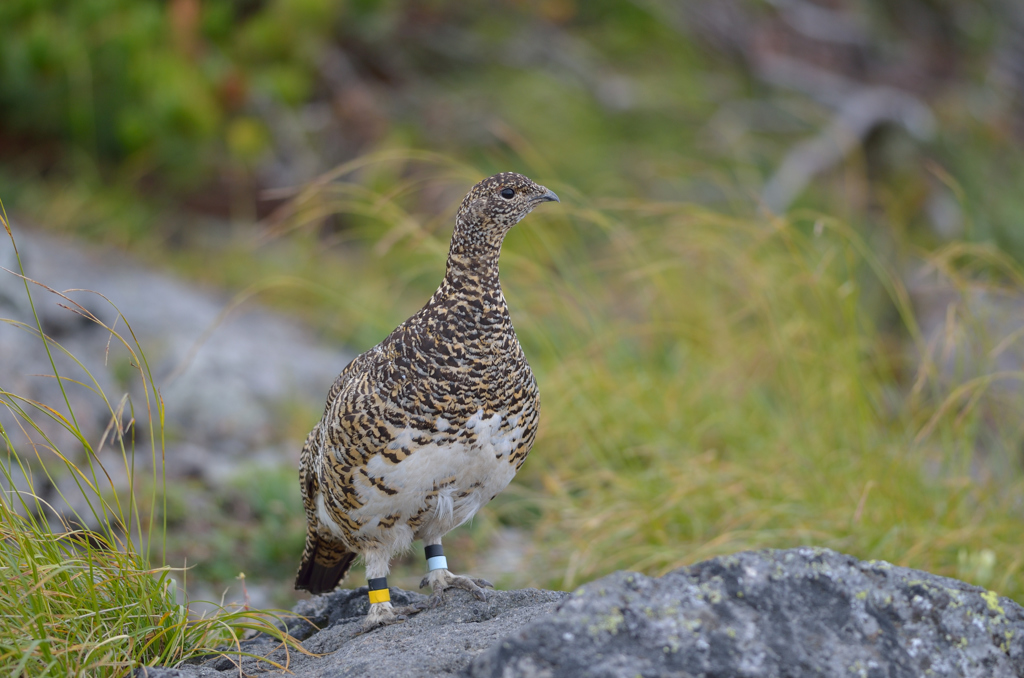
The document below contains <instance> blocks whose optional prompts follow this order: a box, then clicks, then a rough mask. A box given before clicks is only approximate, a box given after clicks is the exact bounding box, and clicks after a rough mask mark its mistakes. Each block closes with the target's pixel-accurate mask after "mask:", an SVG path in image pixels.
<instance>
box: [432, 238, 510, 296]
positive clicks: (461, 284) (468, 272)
mask: <svg viewBox="0 0 1024 678" xmlns="http://www.w3.org/2000/svg"><path fill="white" fill-rule="evenodd" d="M500 255H501V240H500V239H497V238H495V237H493V236H492V237H488V234H487V233H486V231H485V230H484V229H480V228H472V229H464V228H459V227H458V226H456V229H455V233H454V235H452V244H451V248H450V249H449V250H448V262H447V264H446V266H445V274H444V282H443V283H442V285H441V287H442V288H445V287H448V288H450V289H451V290H452V291H455V292H463V293H467V292H484V291H494V290H496V291H498V292H500V291H501V282H500V281H499V279H498V257H499V256H500ZM438 292H441V289H439V290H438Z"/></svg>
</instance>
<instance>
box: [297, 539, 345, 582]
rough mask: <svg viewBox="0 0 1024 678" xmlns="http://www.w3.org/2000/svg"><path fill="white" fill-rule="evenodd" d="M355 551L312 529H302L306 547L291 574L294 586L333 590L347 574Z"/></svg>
mask: <svg viewBox="0 0 1024 678" xmlns="http://www.w3.org/2000/svg"><path fill="white" fill-rule="evenodd" d="M355 559H356V554H354V553H352V552H351V551H349V550H348V549H347V548H345V545H344V544H342V543H341V542H339V541H334V540H327V539H324V538H323V537H322V536H320V535H318V534H317V533H316V531H315V530H312V529H311V530H309V531H308V532H306V548H305V550H304V551H303V552H302V562H301V563H300V564H299V572H298V574H297V575H296V576H295V588H297V589H302V590H305V591H309V592H310V593H328V592H330V591H333V590H334V589H335V587H337V586H338V584H340V583H341V580H342V579H344V578H345V575H346V574H348V569H349V568H350V567H352V561H353V560H355Z"/></svg>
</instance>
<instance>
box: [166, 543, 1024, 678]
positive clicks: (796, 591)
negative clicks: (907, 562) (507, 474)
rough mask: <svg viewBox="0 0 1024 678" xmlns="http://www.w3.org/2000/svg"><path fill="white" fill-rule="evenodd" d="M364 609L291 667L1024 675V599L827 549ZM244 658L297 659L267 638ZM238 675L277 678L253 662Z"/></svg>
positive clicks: (351, 611)
mask: <svg viewBox="0 0 1024 678" xmlns="http://www.w3.org/2000/svg"><path fill="white" fill-rule="evenodd" d="M392 596H393V599H394V600H395V601H396V602H397V603H398V604H406V603H408V602H411V601H414V600H422V596H420V595H419V594H416V593H410V592H407V591H400V590H398V589H392ZM366 608H367V603H366V589H365V588H361V589H357V590H355V591H347V590H343V591H337V592H334V593H332V594H330V595H326V596H318V597H315V598H312V599H310V600H307V601H303V602H301V603H299V605H298V606H297V607H296V608H295V612H296V613H297V614H300V615H303V616H304V617H306V618H307V619H308V620H309V621H308V622H307V621H303V620H298V619H295V620H291V623H290V630H291V632H292V633H293V634H294V635H295V636H296V637H298V638H299V639H301V640H303V646H304V647H305V649H306V650H308V651H309V652H313V653H317V654H319V655H322V656H309V655H304V654H301V653H297V652H295V651H292V652H291V653H290V657H289V658H288V660H287V661H288V667H289V669H290V670H291V671H293V672H294V674H295V675H296V676H299V677H300V678H307V677H326V676H370V677H373V676H411V677H414V678H415V677H419V676H424V677H425V676H455V675H458V676H463V677H472V678H482V677H487V678H491V677H501V678H513V677H516V676H523V677H527V676H530V677H535V676H536V677H540V676H550V677H552V678H554V677H557V676H605V677H608V678H611V677H618V676H622V677H623V678H633V677H634V676H644V677H646V678H653V677H655V676H666V677H668V676H673V677H679V678H683V677H693V678H696V677H698V676H703V677H705V678H712V677H720V678H727V677H729V678H731V677H732V676H744V677H747V678H758V677H761V676H764V677H766V678H767V677H769V676H776V677H778V678H800V677H802V676H847V675H849V676H865V677H870V678H874V677H879V678H881V677H883V676H884V677H886V678H902V677H904V676H906V677H907V678H910V677H912V676H913V677H917V676H939V677H942V676H949V677H952V676H957V677H974V676H977V677H979V678H981V677H985V678H1004V677H1005V678H1011V677H1015V678H1021V677H1022V676H1024V608H1021V606H1020V605H1018V604H1016V603H1015V602H1013V601H1011V600H1009V599H1007V598H1000V597H998V596H997V595H996V594H995V593H992V592H989V591H986V590H985V589H982V588H979V587H976V586H971V585H969V584H965V583H964V582H961V581H957V580H955V579H947V578H945V577H939V576H936V575H932V574H928V573H927V572H920V571H918V570H910V569H906V568H902V567H896V566H894V565H890V564H889V563H885V562H880V561H872V562H862V561H859V560H857V559H856V558H853V557H852V556H847V555H843V554H839V553H836V552H834V551H829V550H827V549H816V548H798V549H790V550H786V551H759V552H744V553H738V554H736V555H733V556H725V557H721V558H715V559H712V560H708V561H705V562H703V563H699V564H697V565H693V566H691V567H685V568H681V569H679V570H676V571H674V572H670V573H669V574H666V575H665V576H663V577H661V578H658V579H655V578H651V577H646V576H644V575H641V574H636V573H631V572H617V573H615V574H613V575H610V576H608V577H605V578H603V579H599V580H597V581H595V582H592V583H590V584H587V585H585V586H583V587H581V588H580V589H578V590H577V591H576V592H575V593H573V594H571V595H570V594H567V593H559V592H554V591H537V590H532V589H528V590H523V591H495V592H493V593H492V594H491V595H490V597H489V599H488V600H487V602H480V601H477V600H476V599H475V598H473V597H472V596H471V595H469V594H468V593H466V592H464V591H454V592H451V593H450V594H449V598H448V602H447V604H446V605H445V606H443V607H440V608H438V609H435V610H428V611H426V612H423V613H421V614H419V615H415V616H413V617H412V618H410V619H409V620H408V621H406V622H404V623H401V624H396V625H394V626H389V627H385V628H382V629H378V630H375V631H372V632H370V633H367V634H358V630H359V625H360V624H361V622H362V616H363V615H364V614H365V613H366ZM314 625H315V626H314ZM243 650H244V651H246V652H250V653H253V654H257V655H260V656H266V657H269V658H270V659H272V660H274V661H277V662H279V663H282V664H283V663H284V662H285V655H284V653H283V652H282V651H281V650H280V649H279V645H278V644H277V643H276V642H275V641H272V640H270V639H269V638H267V637H260V638H256V639H253V640H249V641H246V643H245V644H244V647H243ZM235 659H237V655H235ZM178 669H179V670H181V671H182V672H183V674H182V675H181V676H180V678H196V677H199V676H201V677H203V678H207V677H208V676H214V675H225V676H226V675H238V670H239V668H238V666H237V665H236V664H235V661H234V660H233V659H232V658H231V657H230V656H229V655H221V656H218V657H216V658H213V659H211V660H209V661H207V662H205V663H204V664H202V665H199V666H189V665H186V666H182V667H178ZM241 669H242V671H243V673H245V674H254V673H260V672H268V673H271V674H276V673H277V672H278V671H277V669H274V668H273V667H271V666H270V665H269V664H267V663H265V662H263V663H260V662H259V661H257V660H255V659H252V658H245V657H243V658H242V659H241ZM222 672H223V673H222ZM157 676H158V678H171V676H169V675H168V676H166V677H165V676H161V675H160V674H157ZM174 678H179V677H178V676H175V677H174Z"/></svg>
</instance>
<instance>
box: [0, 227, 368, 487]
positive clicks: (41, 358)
mask: <svg viewBox="0 0 1024 678" xmlns="http://www.w3.org/2000/svg"><path fill="white" fill-rule="evenodd" d="M0 234H2V238H0V264H2V265H4V266H5V267H6V268H8V269H11V270H17V262H16V260H15V259H14V257H13V248H12V247H11V244H10V241H9V240H7V236H6V233H2V232H0ZM15 237H16V241H17V244H18V249H19V251H20V253H21V259H22V262H23V263H24V265H25V272H26V275H27V276H28V277H30V278H32V279H33V280H37V281H39V282H41V283H43V284H45V285H46V286H48V287H49V288H51V289H52V290H55V291H62V290H63V291H64V297H66V298H64V297H62V296H61V295H58V294H56V293H55V292H52V291H48V290H47V289H46V288H43V287H39V286H36V285H32V286H31V289H32V295H33V299H34V301H35V307H36V310H37V312H38V314H39V317H40V322H41V324H42V327H43V330H44V331H45V332H46V333H47V335H49V336H51V337H52V338H53V339H54V340H55V341H58V342H60V344H61V345H62V346H64V347H65V348H67V349H68V351H69V352H71V353H72V354H73V355H74V356H75V357H76V358H77V359H78V360H80V361H81V363H82V365H84V367H85V368H87V369H88V370H89V372H90V373H91V374H92V376H93V377H95V379H96V385H97V386H98V387H99V388H101V389H102V390H103V391H104V392H105V393H106V395H107V399H108V400H109V401H110V405H109V406H108V405H107V404H105V403H104V402H103V400H102V399H101V398H99V397H98V396H97V395H96V394H95V393H93V392H92V391H90V390H89V389H87V388H85V387H84V386H81V385H78V384H75V383H72V382H66V383H65V386H66V390H67V392H68V396H69V398H70V400H71V402H72V407H73V409H74V411H75V415H76V417H77V420H78V424H79V426H80V429H81V431H82V433H83V434H84V435H85V437H86V438H87V439H88V440H90V441H91V442H92V443H93V445H94V446H96V445H98V441H99V439H100V438H101V437H102V435H103V433H104V431H105V430H106V429H107V427H108V425H109V424H110V422H111V417H112V413H111V408H113V409H115V410H116V409H117V408H118V404H119V402H120V400H121V398H122V397H124V396H125V395H126V394H127V395H129V396H130V398H131V401H132V405H133V406H134V411H135V413H136V416H138V417H142V418H144V417H145V412H146V402H145V400H146V399H145V395H144V394H143V393H142V391H141V388H140V384H139V379H138V375H137V373H135V372H134V371H133V369H132V368H131V363H130V361H131V354H130V353H129V352H128V350H127V349H126V348H125V347H123V346H122V345H121V342H120V341H119V340H118V339H116V338H112V337H111V333H110V332H108V331H107V330H105V329H104V328H103V327H102V326H100V325H98V324H96V323H95V322H92V321H90V320H88V319H87V318H85V317H83V313H82V312H75V311H76V310H77V309H75V307H74V303H77V304H80V305H81V307H82V308H84V309H87V310H88V312H90V313H93V314H95V316H97V317H98V318H99V319H100V320H102V321H103V322H104V323H106V324H107V325H109V326H113V327H114V328H115V329H116V330H117V331H118V332H120V333H122V334H123V335H124V336H125V337H126V338H127V339H128V340H129V341H131V334H129V333H127V332H126V331H125V327H126V325H125V319H127V321H128V322H129V323H131V330H132V334H134V335H135V336H136V337H137V338H138V340H139V343H140V344H141V346H142V348H143V349H144V350H145V352H146V356H147V359H148V363H149V365H150V366H151V367H152V370H153V377H154V381H155V384H156V386H157V387H158V388H159V389H160V393H161V396H162V398H163V401H164V405H165V408H166V410H165V411H166V422H167V423H166V425H167V429H168V432H169V434H170V435H169V440H171V441H172V442H170V443H169V445H168V448H167V475H168V478H170V479H175V478H181V477H197V476H198V477H201V478H202V479H203V480H206V481H208V482H211V483H214V484H216V483H217V482H219V481H222V480H223V478H222V477H221V476H223V475H225V473H223V472H222V471H223V470H224V469H237V468H238V467H239V461H245V462H246V463H248V462H249V461H250V460H253V459H258V460H260V463H263V464H267V463H271V464H272V463H274V460H276V463H278V464H287V465H292V464H293V462H294V460H293V459H292V457H293V456H297V453H298V448H299V447H300V446H301V440H281V439H280V430H281V429H282V426H281V421H280V415H279V413H280V412H281V410H282V404H284V403H287V404H289V405H290V406H295V405H305V406H308V407H309V409H310V411H311V412H312V413H315V412H317V411H318V410H319V408H321V407H322V403H323V399H324V397H325V395H326V393H327V390H328V389H329V388H330V385H331V383H332V382H333V380H334V378H335V377H336V376H337V374H338V373H339V372H340V371H341V369H342V368H343V367H344V366H345V365H346V363H347V362H348V361H349V360H350V359H351V357H352V355H351V354H349V353H346V352H343V351H338V350H335V349H332V348H329V347H327V346H325V345H323V344H322V343H320V342H317V341H316V340H315V339H314V338H313V337H311V336H310V335H309V333H308V332H306V331H304V330H303V329H302V328H301V327H300V326H299V325H298V323H296V322H295V321H293V320H289V319H288V318H286V317H284V316H281V315H279V314H276V313H272V312H269V311H266V310H262V309H260V308H259V307H258V305H257V304H254V303H252V302H249V303H246V304H243V305H242V306H240V307H239V308H232V307H231V302H230V299H227V298H223V297H219V296H218V295H216V294H211V293H209V292H206V291H204V290H201V289H198V288H197V287H195V286H193V285H190V284H188V283H186V282H184V281H181V280H178V279H176V278H174V277H173V276H170V275H166V274H163V273H160V272H157V271H153V270H152V269H148V268H145V267H144V266H142V265H140V264H139V263H136V262H132V261H130V260H127V259H126V258H125V257H124V256H123V255H122V254H119V253H116V252H114V251H111V250H104V249H100V248H95V247H90V246H88V245H85V244H83V243H76V242H69V241H67V240H63V241H62V240H59V239H57V238H54V237H50V236H45V235H41V234H39V233H35V232H28V231H26V230H24V229H16V230H15ZM85 290H89V291H85ZM101 295H102V296H101ZM104 297H105V298H104ZM69 300H70V301H69ZM108 300H109V301H108ZM72 302H74V303H72ZM115 305H116V306H115ZM119 313H120V314H121V315H122V316H123V318H119V317H118V314H119ZM0 317H3V318H9V319H12V320H14V321H20V322H23V323H27V324H28V325H29V326H30V327H29V329H28V330H27V331H26V330H25V329H23V328H20V327H18V326H16V325H13V324H10V323H3V322H0V355H2V356H3V359H2V360H0V385H3V387H4V388H5V389H7V390H9V391H11V392H14V393H17V394H19V395H22V396H27V397H30V398H33V399H35V400H38V401H40V402H43V403H46V404H47V405H49V406H51V407H54V408H55V409H57V410H58V411H60V412H64V413H66V407H65V405H64V400H63V395H62V394H61V391H60V388H59V384H57V382H56V380H54V379H53V378H52V377H50V378H46V376H45V375H47V374H50V375H52V374H53V372H52V369H51V367H50V363H49V358H48V357H47V354H46V352H45V351H44V349H43V345H42V342H41V341H40V339H39V338H38V336H36V335H34V334H33V331H34V327H35V323H34V320H33V319H32V315H31V310H30V307H29V306H28V299H27V297H26V295H25V289H24V283H23V281H22V280H21V278H19V277H17V276H15V275H13V274H10V273H7V272H6V271H2V270H0ZM52 352H53V354H54V359H55V360H56V362H57V365H58V369H59V370H60V371H61V373H62V374H63V375H64V376H65V377H68V378H70V379H74V380H78V381H81V382H83V383H84V384H87V385H92V381H91V380H90V378H89V377H88V376H87V375H86V373H85V370H83V368H82V366H80V365H78V364H77V363H76V362H75V361H74V360H72V359H71V358H69V357H68V356H66V355H64V354H63V353H62V351H61V350H60V349H58V348H54V349H53V351H52ZM40 375H43V376H40ZM151 402H152V401H151ZM128 412H130V410H128V409H127V408H126V409H125V413H124V414H123V415H122V420H123V421H127V420H128V418H129V417H130V414H128ZM36 418H37V420H39V421H41V423H42V425H43V426H44V427H45V428H44V430H45V432H46V433H47V435H48V436H50V439H51V440H53V441H54V442H55V443H56V445H57V447H58V448H59V449H61V451H62V452H63V453H64V454H65V455H67V456H69V457H70V458H72V459H75V460H78V459H80V458H81V457H80V447H81V445H80V444H79V443H78V441H77V440H76V439H75V438H74V436H73V435H71V434H70V433H69V432H67V431H64V430H62V427H61V426H60V425H59V423H58V422H54V421H49V420H48V418H47V417H44V416H39V417H36ZM0 423H2V424H4V425H5V427H6V428H7V429H8V430H11V431H14V433H15V437H16V438H19V437H20V434H19V427H17V426H16V425H14V422H13V421H11V417H10V416H9V413H7V412H6V411H3V408H0ZM311 423H312V420H311ZM145 428H146V427H139V430H138V431H137V433H139V434H141V435H140V436H139V437H142V436H144V435H145V433H146V430H145ZM16 444H17V445H18V447H19V448H25V449H28V448H29V447H30V446H29V445H28V444H27V443H25V442H24V441H21V440H16ZM110 445H111V441H110V436H109V435H108V436H107V440H106V446H107V447H108V448H109V447H110ZM140 449H142V450H146V445H145V444H144V441H143V444H142V445H141V446H140ZM140 456H146V457H148V454H145V453H144V454H143V455H140ZM38 489H39V488H37V490H38ZM42 494H44V496H45V495H46V493H45V492H42Z"/></svg>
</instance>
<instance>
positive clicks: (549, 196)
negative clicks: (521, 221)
mask: <svg viewBox="0 0 1024 678" xmlns="http://www.w3.org/2000/svg"><path fill="white" fill-rule="evenodd" d="M533 202H562V201H561V200H559V199H558V196H557V195H555V192H554V191H548V192H547V193H545V194H544V195H538V196H537V197H536V198H534V199H533Z"/></svg>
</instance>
